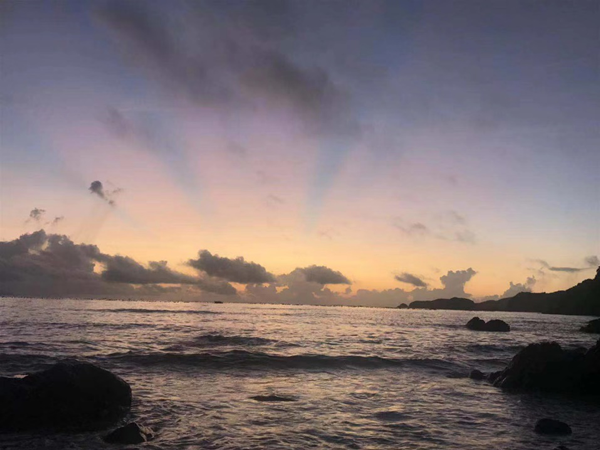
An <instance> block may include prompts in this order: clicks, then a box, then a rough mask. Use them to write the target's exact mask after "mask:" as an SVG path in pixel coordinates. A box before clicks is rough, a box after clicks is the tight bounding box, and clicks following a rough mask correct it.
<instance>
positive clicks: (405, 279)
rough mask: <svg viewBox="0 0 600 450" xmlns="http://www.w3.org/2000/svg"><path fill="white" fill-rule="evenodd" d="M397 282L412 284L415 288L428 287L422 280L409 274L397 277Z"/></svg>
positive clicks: (404, 273)
mask: <svg viewBox="0 0 600 450" xmlns="http://www.w3.org/2000/svg"><path fill="white" fill-rule="evenodd" d="M394 278H395V279H396V280H398V281H400V282H401V283H408V284H412V285H413V286H416V287H426V286H427V283H425V282H424V281H423V280H422V279H421V278H419V277H417V276H415V275H412V274H410V273H408V272H403V273H401V274H400V275H396V276H395V277H394Z"/></svg>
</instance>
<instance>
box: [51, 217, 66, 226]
mask: <svg viewBox="0 0 600 450" xmlns="http://www.w3.org/2000/svg"><path fill="white" fill-rule="evenodd" d="M63 220H65V216H57V217H55V218H54V219H53V220H52V222H50V226H54V225H58V224H59V223H60V222H62V221H63Z"/></svg>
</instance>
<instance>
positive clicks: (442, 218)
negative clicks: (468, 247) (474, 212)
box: [392, 210, 477, 244]
mask: <svg viewBox="0 0 600 450" xmlns="http://www.w3.org/2000/svg"><path fill="white" fill-rule="evenodd" d="M429 222H430V223H428V224H424V223H423V222H411V221H406V220H404V219H403V218H400V217H396V218H394V219H393V221H392V226H394V227H395V228H397V229H399V230H400V231H402V232H403V233H404V234H406V235H407V236H410V237H419V238H423V237H433V238H435V239H440V240H443V241H456V242H462V243H467V244H474V243H475V242H476V240H477V239H476V236H475V233H474V232H473V231H472V230H471V229H469V228H468V223H467V219H466V218H465V217H464V216H462V215H461V214H459V213H458V212H456V211H453V210H450V211H445V212H443V213H440V214H436V215H435V216H434V217H433V219H432V220H430V221H429Z"/></svg>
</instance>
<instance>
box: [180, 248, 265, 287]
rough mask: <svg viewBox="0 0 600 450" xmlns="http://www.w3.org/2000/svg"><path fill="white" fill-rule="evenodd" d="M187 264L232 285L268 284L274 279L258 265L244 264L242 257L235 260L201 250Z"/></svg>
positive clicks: (252, 263)
mask: <svg viewBox="0 0 600 450" xmlns="http://www.w3.org/2000/svg"><path fill="white" fill-rule="evenodd" d="M188 264H189V265H190V266H191V267H193V268H195V269H198V270H200V271H202V272H205V273H206V274H208V275H210V276H213V277H217V278H222V279H224V280H227V281H231V282H234V283H244V284H247V283H268V282H274V281H275V277H274V276H273V275H272V274H270V273H269V272H267V270H266V269H265V268H264V267H263V266H261V265H260V264H256V263H254V262H246V261H245V260H244V258H243V257H241V256H240V257H238V258H235V259H230V258H225V257H221V256H219V255H216V254H215V255H213V254H211V253H210V252H209V251H208V250H201V251H200V252H199V253H198V259H190V260H189V261H188Z"/></svg>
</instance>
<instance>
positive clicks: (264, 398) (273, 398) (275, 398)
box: [250, 395, 296, 402]
mask: <svg viewBox="0 0 600 450" xmlns="http://www.w3.org/2000/svg"><path fill="white" fill-rule="evenodd" d="M250 398H251V399H252V400H256V401H257V402H295V401H296V399H295V398H293V397H283V396H281V395H255V396H254V397H250Z"/></svg>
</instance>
